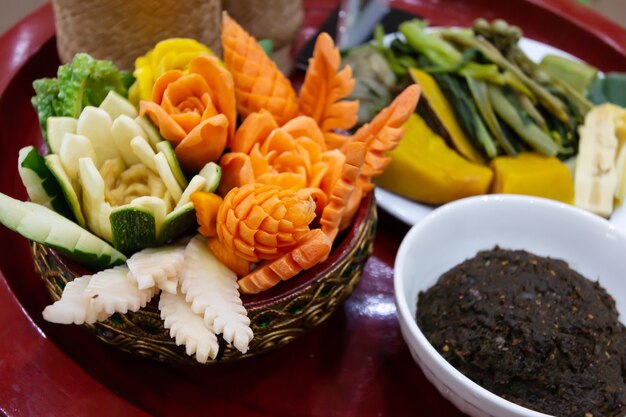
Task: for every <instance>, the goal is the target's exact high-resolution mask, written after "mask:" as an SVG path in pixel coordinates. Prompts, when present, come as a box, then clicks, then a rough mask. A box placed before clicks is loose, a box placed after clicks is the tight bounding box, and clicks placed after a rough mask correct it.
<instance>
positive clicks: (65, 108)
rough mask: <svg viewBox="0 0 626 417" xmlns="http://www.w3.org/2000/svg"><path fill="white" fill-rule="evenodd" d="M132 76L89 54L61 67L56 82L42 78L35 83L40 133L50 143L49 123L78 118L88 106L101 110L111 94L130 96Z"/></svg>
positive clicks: (78, 55)
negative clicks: (58, 117) (50, 118)
mask: <svg viewBox="0 0 626 417" xmlns="http://www.w3.org/2000/svg"><path fill="white" fill-rule="evenodd" d="M131 83H132V75H131V74H130V73H128V72H125V71H120V70H118V69H117V67H116V66H115V65H114V64H113V63H112V62H110V61H100V60H96V59H94V58H92V57H91V56H89V55H87V54H84V53H82V54H77V55H76V56H74V59H72V62H70V63H69V64H66V65H62V66H60V67H59V70H58V72H57V78H42V79H39V80H36V81H35V82H34V83H33V87H34V89H35V92H36V96H35V97H33V100H32V102H33V106H34V107H35V109H36V110H37V115H38V117H39V123H40V124H41V130H42V131H43V133H44V137H46V139H47V133H46V129H47V126H46V120H47V119H48V117H52V116H67V117H73V118H78V116H79V115H80V112H81V111H82V109H84V108H85V107H87V106H99V105H100V103H102V101H103V100H104V99H105V97H106V96H107V94H108V93H109V91H115V92H116V93H118V94H120V95H121V96H123V97H126V96H127V95H128V87H129V85H130V84H131Z"/></svg>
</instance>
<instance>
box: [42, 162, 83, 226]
mask: <svg viewBox="0 0 626 417" xmlns="http://www.w3.org/2000/svg"><path fill="white" fill-rule="evenodd" d="M44 159H45V161H46V166H47V167H48V169H50V172H51V173H52V175H54V178H56V180H57V183H58V184H59V186H61V191H62V192H63V196H64V197H65V201H66V202H67V204H68V205H69V206H70V209H71V210H72V213H73V214H74V218H76V222H77V223H78V224H79V225H80V226H81V227H85V217H84V216H83V212H82V210H81V207H80V202H79V200H78V195H77V193H76V190H75V189H74V186H73V185H72V181H70V179H69V177H68V176H67V174H66V173H65V170H64V169H63V164H62V163H61V158H60V157H59V155H54V154H50V155H46V156H45V158H44Z"/></svg>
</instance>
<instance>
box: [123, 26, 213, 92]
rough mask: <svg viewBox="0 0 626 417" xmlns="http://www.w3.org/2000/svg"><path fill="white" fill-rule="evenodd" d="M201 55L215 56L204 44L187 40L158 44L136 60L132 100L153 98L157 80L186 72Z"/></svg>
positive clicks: (173, 39) (167, 41)
mask: <svg viewBox="0 0 626 417" xmlns="http://www.w3.org/2000/svg"><path fill="white" fill-rule="evenodd" d="M200 54H207V55H213V52H211V50H210V49H209V48H207V47H206V46H204V45H203V44H201V43H199V42H197V41H195V40H193V39H187V38H170V39H166V40H164V41H161V42H159V43H157V44H156V46H155V47H154V49H151V50H150V51H148V52H147V53H146V54H145V55H144V56H140V57H139V58H137V59H136V60H135V71H134V72H133V75H134V76H135V80H136V81H135V83H134V84H133V85H132V86H131V88H130V91H129V96H130V100H131V101H132V102H134V103H135V104H136V103H139V101H140V100H150V99H151V98H152V87H153V86H154V83H155V82H156V80H157V79H158V78H159V77H160V76H161V75H163V74H164V73H166V72H167V71H169V70H181V71H186V70H187V69H188V68H189V63H190V62H191V60H192V59H194V58H195V57H196V56H198V55H200Z"/></svg>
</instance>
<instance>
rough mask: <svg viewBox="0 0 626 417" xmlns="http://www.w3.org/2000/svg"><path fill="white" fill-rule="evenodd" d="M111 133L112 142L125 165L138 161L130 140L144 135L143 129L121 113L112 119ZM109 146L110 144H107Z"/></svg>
mask: <svg viewBox="0 0 626 417" xmlns="http://www.w3.org/2000/svg"><path fill="white" fill-rule="evenodd" d="M111 134H112V135H113V142H115V146H117V149H119V151H120V154H121V156H122V159H123V160H124V162H125V163H126V165H127V166H131V165H135V164H137V163H139V162H140V161H139V158H137V156H136V155H135V153H134V152H133V148H132V147H131V146H130V142H131V141H132V140H133V138H135V137H137V136H140V137H144V136H145V135H146V134H145V132H144V131H143V129H142V128H141V127H140V126H139V125H138V124H137V123H136V122H135V121H134V120H133V119H131V118H130V117H128V116H124V115H122V116H120V117H118V118H117V119H115V121H113V126H112V127H111ZM109 146H111V145H110V144H109Z"/></svg>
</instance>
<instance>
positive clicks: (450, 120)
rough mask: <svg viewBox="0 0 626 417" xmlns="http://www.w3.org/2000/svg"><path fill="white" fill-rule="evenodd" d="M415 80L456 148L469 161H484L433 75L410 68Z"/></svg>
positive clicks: (423, 98)
mask: <svg viewBox="0 0 626 417" xmlns="http://www.w3.org/2000/svg"><path fill="white" fill-rule="evenodd" d="M409 73H410V74H411V77H412V78H413V81H415V82H416V83H417V84H419V85H420V86H421V87H422V100H426V102H427V103H428V105H429V106H430V108H431V109H432V111H433V112H434V113H435V115H436V116H437V118H438V119H439V121H440V122H441V123H442V124H443V126H444V127H445V129H446V131H447V132H448V135H449V136H450V139H451V140H452V144H453V145H454V148H455V149H456V150H457V151H458V152H459V153H460V154H461V155H462V156H464V157H465V158H467V159H468V160H469V161H472V162H476V163H481V164H482V163H484V158H483V157H482V155H481V154H480V153H479V152H478V150H476V148H475V147H474V146H473V145H472V143H471V142H470V140H469V139H468V138H467V136H465V133H463V129H461V126H460V125H459V122H457V120H456V117H455V115H454V111H453V110H452V107H451V106H450V103H448V99H446V96H445V95H444V94H443V92H442V91H441V89H440V88H439V86H438V85H437V83H436V82H435V80H434V79H433V77H431V76H430V75H429V74H427V73H426V72H424V71H421V70H419V69H417V68H411V69H410V70H409Z"/></svg>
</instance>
